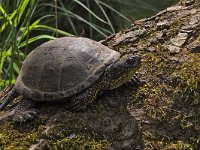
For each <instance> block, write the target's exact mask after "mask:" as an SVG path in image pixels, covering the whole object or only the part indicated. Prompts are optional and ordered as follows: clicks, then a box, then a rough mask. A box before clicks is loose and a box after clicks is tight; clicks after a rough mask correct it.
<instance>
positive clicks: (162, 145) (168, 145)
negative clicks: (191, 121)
mask: <svg viewBox="0 0 200 150" xmlns="http://www.w3.org/2000/svg"><path fill="white" fill-rule="evenodd" d="M146 147H148V150H154V149H162V150H193V149H194V148H193V146H192V145H191V144H189V143H187V142H186V141H177V142H163V141H149V142H148V144H147V145H146Z"/></svg>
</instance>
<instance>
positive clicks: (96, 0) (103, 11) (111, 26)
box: [95, 0, 115, 33]
mask: <svg viewBox="0 0 200 150" xmlns="http://www.w3.org/2000/svg"><path fill="white" fill-rule="evenodd" d="M95 2H96V4H97V5H98V7H99V8H100V9H101V11H102V13H103V14H104V16H105V17H106V20H107V21H108V25H109V26H110V28H111V30H112V32H113V33H115V29H114V27H113V25H112V23H111V21H110V19H109V17H108V15H107V14H106V12H105V10H104V9H103V7H102V6H101V5H100V3H99V1H98V0H95Z"/></svg>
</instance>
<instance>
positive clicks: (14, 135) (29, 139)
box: [0, 123, 38, 150]
mask: <svg viewBox="0 0 200 150" xmlns="http://www.w3.org/2000/svg"><path fill="white" fill-rule="evenodd" d="M5 129H6V130H5ZM37 139H38V131H37V130H35V129H33V130H31V131H27V132H22V131H21V132H20V131H19V130H16V129H14V126H13V125H12V124H11V123H5V124H3V125H1V127H0V149H4V150H13V149H18V150H25V149H28V148H29V147H30V145H31V144H34V143H36V142H37Z"/></svg>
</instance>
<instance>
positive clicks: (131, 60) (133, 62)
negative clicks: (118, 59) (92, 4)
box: [126, 55, 142, 67]
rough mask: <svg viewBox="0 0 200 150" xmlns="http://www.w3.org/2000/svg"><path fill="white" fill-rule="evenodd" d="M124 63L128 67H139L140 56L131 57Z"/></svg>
mask: <svg viewBox="0 0 200 150" xmlns="http://www.w3.org/2000/svg"><path fill="white" fill-rule="evenodd" d="M126 62H127V64H128V65H131V66H134V67H136V66H139V65H140V64H141V62H142V60H141V57H140V56H138V55H133V56H131V57H129V58H128V59H127V60H126Z"/></svg>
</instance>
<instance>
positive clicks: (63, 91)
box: [0, 37, 141, 122]
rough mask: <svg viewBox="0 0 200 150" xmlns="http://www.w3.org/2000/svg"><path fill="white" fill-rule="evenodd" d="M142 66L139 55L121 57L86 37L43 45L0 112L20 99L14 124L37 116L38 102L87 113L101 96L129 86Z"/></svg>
mask: <svg viewBox="0 0 200 150" xmlns="http://www.w3.org/2000/svg"><path fill="white" fill-rule="evenodd" d="M140 65H141V57H140V56H139V55H133V54H132V55H131V56H129V57H127V58H123V59H122V58H121V54H120V53H119V52H117V51H115V50H113V49H110V48H108V47H106V46H104V45H102V44H101V43H100V42H97V41H94V40H91V39H88V38H85V37H60V38H56V39H54V40H50V41H48V42H45V43H43V44H42V45H40V46H39V47H37V48H35V49H34V50H33V51H32V52H30V53H29V54H28V56H27V57H26V59H25V60H24V62H23V64H22V68H21V70H20V73H19V76H18V77H17V80H16V83H15V84H14V86H13V88H12V90H11V91H10V92H9V93H8V94H7V96H5V97H4V99H3V102H2V104H1V105H0V110H3V109H4V108H5V107H6V106H7V105H8V104H9V102H10V101H12V100H13V99H15V98H17V97H19V96H20V97H21V100H20V102H19V103H18V105H17V106H16V108H15V110H14V114H13V121H14V122H26V121H28V120H32V119H34V118H35V117H36V116H37V115H38V111H37V109H36V108H35V103H36V102H37V101H38V102H39V101H51V102H59V101H66V102H69V103H67V104H68V105H69V107H68V108H70V110H72V111H85V110H86V109H87V108H88V106H90V105H91V104H92V103H93V102H94V101H95V99H96V97H97V95H99V93H100V94H101V93H102V92H103V91H107V90H112V89H115V88H117V87H119V86H120V85H122V84H124V83H126V82H129V81H130V80H131V79H132V77H133V76H134V75H135V73H136V71H137V70H138V68H139V67H140Z"/></svg>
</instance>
